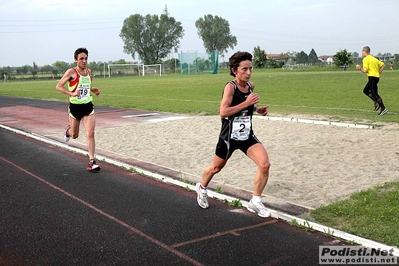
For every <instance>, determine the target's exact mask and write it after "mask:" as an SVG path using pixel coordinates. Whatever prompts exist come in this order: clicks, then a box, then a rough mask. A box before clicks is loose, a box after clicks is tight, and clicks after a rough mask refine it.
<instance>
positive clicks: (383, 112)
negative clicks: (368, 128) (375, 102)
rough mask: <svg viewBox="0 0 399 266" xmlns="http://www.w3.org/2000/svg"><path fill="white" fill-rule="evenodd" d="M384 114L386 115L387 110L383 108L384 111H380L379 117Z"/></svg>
mask: <svg viewBox="0 0 399 266" xmlns="http://www.w3.org/2000/svg"><path fill="white" fill-rule="evenodd" d="M386 113H388V109H387V108H385V109H384V110H381V112H380V115H385V114H386Z"/></svg>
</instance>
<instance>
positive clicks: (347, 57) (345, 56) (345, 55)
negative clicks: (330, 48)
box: [333, 49, 353, 67]
mask: <svg viewBox="0 0 399 266" xmlns="http://www.w3.org/2000/svg"><path fill="white" fill-rule="evenodd" d="M333 58H334V64H335V65H336V66H337V67H340V66H343V65H344V64H345V63H346V64H348V65H350V64H353V58H352V55H351V53H349V52H348V51H347V50H346V49H344V50H339V52H337V53H336V54H335V55H334V57H333Z"/></svg>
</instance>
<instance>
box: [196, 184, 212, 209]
mask: <svg viewBox="0 0 399 266" xmlns="http://www.w3.org/2000/svg"><path fill="white" fill-rule="evenodd" d="M195 187H196V188H197V202H198V205H199V206H200V207H201V208H203V209H206V208H209V203H208V193H207V190H206V188H201V183H197V184H196V186H195Z"/></svg>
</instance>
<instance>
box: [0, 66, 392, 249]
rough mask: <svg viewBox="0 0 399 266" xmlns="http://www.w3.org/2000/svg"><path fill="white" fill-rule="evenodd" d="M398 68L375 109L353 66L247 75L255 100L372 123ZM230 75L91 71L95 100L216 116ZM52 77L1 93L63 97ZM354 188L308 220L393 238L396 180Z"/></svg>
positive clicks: (378, 119)
mask: <svg viewBox="0 0 399 266" xmlns="http://www.w3.org/2000/svg"><path fill="white" fill-rule="evenodd" d="M398 78H399V71H397V70H394V71H390V70H385V71H384V72H383V75H382V77H381V80H380V83H379V93H380V95H381V97H382V98H383V99H384V103H385V105H386V106H387V108H388V109H389V113H388V114H386V115H384V116H379V115H378V112H375V111H373V103H372V102H371V100H370V99H368V98H367V97H366V96H365V95H364V94H363V87H364V85H365V84H366V82H367V77H366V75H365V74H363V73H360V72H359V71H355V70H349V71H345V72H344V71H317V72H315V71H291V70H282V69H277V70H269V69H267V70H257V69H255V70H254V73H253V75H252V79H251V80H252V81H253V82H255V84H256V88H255V91H256V92H257V93H259V95H260V99H261V102H260V104H262V105H263V104H265V105H269V106H270V108H269V113H270V115H272V116H276V115H284V116H287V115H292V116H294V114H309V115H318V116H323V117H325V118H326V119H333V120H336V121H350V122H354V123H360V122H361V123H367V124H374V125H378V124H381V123H385V122H393V123H398V122H399V116H398V114H399V105H398V88H397V87H398ZM231 79H232V77H231V76H229V74H228V73H227V72H226V70H225V71H222V73H220V74H217V75H205V74H204V75H193V76H181V75H175V74H172V75H166V76H162V77H159V76H151V77H125V78H110V79H109V78H95V79H94V83H93V85H94V86H96V87H99V88H100V89H101V91H102V93H101V95H100V97H98V98H97V97H95V99H94V103H95V105H102V106H113V107H124V108H134V109H143V110H149V111H162V112H172V113H184V114H194V115H215V114H218V111H219V103H220V99H221V94H222V89H223V87H224V84H225V83H226V82H227V81H229V80H231ZM56 82H57V81H54V80H48V81H29V82H17V81H13V82H7V83H0V95H9V96H16V97H27V98H39V99H49V100H61V101H65V102H67V97H66V96H65V95H63V94H61V93H59V92H58V91H56V90H55V85H56ZM386 186H387V187H382V188H381V187H376V188H375V189H371V190H368V191H366V192H359V193H356V194H354V195H353V197H352V198H351V199H349V200H346V201H342V202H337V203H333V204H331V205H329V206H323V207H320V208H318V209H317V210H315V211H313V212H311V214H310V216H309V217H308V218H309V219H312V220H316V221H318V222H321V223H323V224H325V225H327V226H332V227H334V228H337V229H342V230H346V231H348V232H350V233H353V234H356V235H359V236H363V237H366V238H370V239H373V240H376V241H379V242H383V243H386V244H389V245H394V246H398V245H399V234H398V232H399V222H398V221H399V182H398V183H391V184H387V185H386Z"/></svg>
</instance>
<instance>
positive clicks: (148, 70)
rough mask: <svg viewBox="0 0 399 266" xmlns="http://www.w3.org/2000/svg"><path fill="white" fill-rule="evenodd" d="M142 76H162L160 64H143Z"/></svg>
mask: <svg viewBox="0 0 399 266" xmlns="http://www.w3.org/2000/svg"><path fill="white" fill-rule="evenodd" d="M143 76H162V64H154V65H143Z"/></svg>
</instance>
